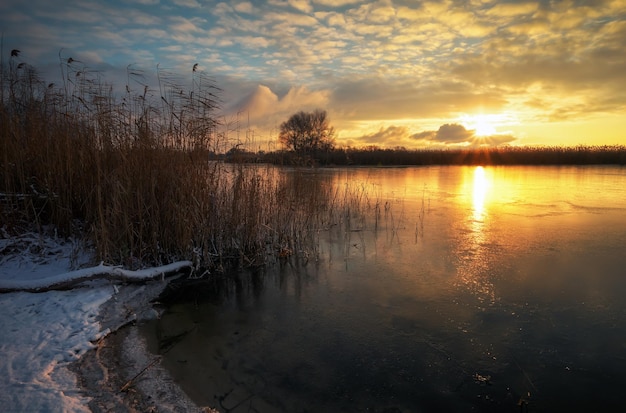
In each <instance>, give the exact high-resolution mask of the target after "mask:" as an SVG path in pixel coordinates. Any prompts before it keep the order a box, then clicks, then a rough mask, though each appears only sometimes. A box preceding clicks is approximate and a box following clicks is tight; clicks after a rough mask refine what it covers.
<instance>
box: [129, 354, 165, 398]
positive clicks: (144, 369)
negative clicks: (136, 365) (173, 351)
mask: <svg viewBox="0 0 626 413" xmlns="http://www.w3.org/2000/svg"><path fill="white" fill-rule="evenodd" d="M159 360H161V357H157V358H155V359H154V360H152V361H151V362H150V364H148V365H147V366H146V367H144V368H143V369H142V370H141V371H140V372H139V373H137V374H135V376H134V377H133V378H132V379H130V380H128V381H127V382H126V384H124V385H123V386H122V388H121V389H120V393H121V392H125V391H126V390H128V388H129V387H130V386H132V385H133V382H134V381H135V380H136V379H137V378H138V377H139V376H141V375H142V374H143V373H145V372H146V371H147V370H148V369H149V368H150V367H152V366H154V365H155V364H156V363H157V362H158V361H159Z"/></svg>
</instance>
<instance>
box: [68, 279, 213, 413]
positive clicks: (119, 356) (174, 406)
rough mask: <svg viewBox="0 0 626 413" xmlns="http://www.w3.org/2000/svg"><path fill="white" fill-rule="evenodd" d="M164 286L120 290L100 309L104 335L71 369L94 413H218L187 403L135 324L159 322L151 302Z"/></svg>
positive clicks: (151, 285) (187, 400)
mask: <svg viewBox="0 0 626 413" xmlns="http://www.w3.org/2000/svg"><path fill="white" fill-rule="evenodd" d="M166 285H167V282H165V281H157V282H151V283H146V284H145V285H142V286H136V285H127V286H120V287H117V293H116V294H115V295H114V296H113V298H111V300H109V301H108V302H107V303H106V304H104V305H103V306H102V308H101V313H100V323H101V326H102V330H103V331H107V332H108V334H106V335H105V336H104V337H103V338H102V339H101V340H99V341H98V342H97V343H94V344H95V348H93V349H92V350H90V351H88V352H87V353H86V354H84V355H83V357H81V358H80V360H78V361H77V362H75V363H73V364H72V365H71V366H70V370H71V371H73V372H74V373H75V374H76V375H77V383H78V385H79V386H80V388H81V389H82V390H83V391H84V393H85V395H86V396H88V397H90V398H91V401H90V402H89V408H90V409H91V411H92V412H94V413H104V412H132V413H134V412H142V413H143V412H154V413H156V412H159V413H161V412H162V413H169V412H205V413H217V410H213V409H211V408H210V407H200V406H197V405H195V404H194V403H193V402H192V401H191V400H190V399H189V398H188V397H187V395H186V394H185V393H184V392H183V391H182V390H181V389H180V388H179V387H178V385H177V384H176V383H175V382H174V380H173V379H172V378H171V377H170V375H169V374H168V372H167V371H166V370H165V369H163V368H162V367H161V364H160V357H159V356H157V355H154V354H151V353H150V352H149V351H148V349H147V345H146V342H145V340H144V339H143V337H141V335H140V333H139V329H138V327H137V325H138V323H141V322H142V321H146V320H148V319H152V318H154V317H158V316H159V313H158V311H157V310H156V309H155V308H154V307H153V305H152V303H151V301H152V300H153V299H154V298H156V297H157V296H158V295H159V294H160V293H161V292H162V291H163V289H164V288H165V286H166Z"/></svg>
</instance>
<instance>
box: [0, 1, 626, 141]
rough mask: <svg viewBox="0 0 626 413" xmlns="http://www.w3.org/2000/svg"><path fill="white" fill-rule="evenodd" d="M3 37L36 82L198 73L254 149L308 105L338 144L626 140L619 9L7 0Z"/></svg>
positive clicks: (580, 4) (573, 4)
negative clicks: (134, 72) (78, 74)
mask: <svg viewBox="0 0 626 413" xmlns="http://www.w3.org/2000/svg"><path fill="white" fill-rule="evenodd" d="M0 32H2V36H3V46H2V49H3V50H2V54H3V59H4V60H5V63H6V62H7V60H8V59H9V53H10V51H11V50H13V49H18V50H20V52H21V53H20V55H19V57H18V59H19V61H20V62H26V63H28V64H30V65H32V66H34V67H35V68H37V69H38V70H39V72H40V73H42V74H43V76H44V77H46V78H47V76H50V77H52V78H54V76H57V77H60V75H59V71H60V65H59V63H60V61H66V60H67V59H68V58H69V57H72V58H73V59H75V60H77V61H79V62H81V64H84V65H85V67H86V68H89V69H90V70H99V71H102V73H104V75H105V77H106V79H107V81H109V82H111V83H114V84H126V83H127V82H128V75H127V68H128V67H129V65H130V66H131V67H132V68H139V69H141V70H142V71H144V73H147V74H154V73H156V70H157V65H158V67H159V68H160V69H161V70H163V68H166V69H167V70H168V71H172V72H174V73H177V74H180V76H181V78H182V79H191V76H192V67H193V66H194V65H195V64H198V66H197V68H198V70H201V71H202V72H204V73H206V74H207V75H209V76H211V77H212V78H213V79H215V81H216V84H217V86H219V87H220V88H221V89H222V91H221V93H220V101H221V109H220V112H219V117H220V119H221V120H222V122H223V124H224V125H228V126H225V128H227V129H228V130H229V131H230V132H229V133H230V134H231V135H233V137H234V138H235V139H237V140H239V141H242V142H243V143H245V144H248V147H249V148H250V149H253V150H258V149H262V150H273V149H276V148H277V145H276V141H277V136H278V131H279V127H280V124H281V123H282V122H284V121H285V120H287V119H288V118H289V116H290V115H292V114H294V113H296V112H298V111H301V110H304V111H312V110H314V109H317V108H320V109H324V110H326V111H327V112H328V115H329V118H330V120H331V123H332V125H333V126H334V128H335V130H336V138H337V143H338V144H339V145H340V146H353V147H362V146H370V145H375V146H379V147H389V148H394V147H399V146H402V147H406V148H443V147H466V146H477V145H546V146H557V145H568V146H572V145H615V144H620V145H623V144H626V53H624V50H626V1H624V0H595V1H579V0H571V1H568V0H564V1H556V0H555V1H547V0H541V1H535V2H533V1H492V0H468V1H460V0H449V1H420V0H417V1H409V0H380V1H372V2H364V1H358V0H268V1H238V0H236V1H228V2H220V1H212V0H172V1H169V0H111V1H107V2H102V1H92V0H58V1H55V2H50V1H48V0H29V1H28V2H24V1H23V0H3V1H2V2H1V3H0ZM151 85H153V84H151ZM151 93H153V94H155V95H158V87H156V86H154V87H152V86H151ZM158 98H159V97H158V96H156V99H157V100H158ZM232 125H235V126H234V127H233V126H232ZM233 129H236V130H235V131H234V132H233Z"/></svg>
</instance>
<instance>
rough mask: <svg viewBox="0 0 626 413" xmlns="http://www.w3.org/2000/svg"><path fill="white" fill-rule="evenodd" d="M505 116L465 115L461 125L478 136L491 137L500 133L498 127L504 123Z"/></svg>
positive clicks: (462, 117)
mask: <svg viewBox="0 0 626 413" xmlns="http://www.w3.org/2000/svg"><path fill="white" fill-rule="evenodd" d="M503 118H504V115H484V114H481V115H463V116H461V123H462V124H463V126H465V128H466V129H468V130H473V131H474V134H475V135H476V136H491V135H495V134H497V133H498V131H497V129H496V125H498V124H500V123H502V120H503Z"/></svg>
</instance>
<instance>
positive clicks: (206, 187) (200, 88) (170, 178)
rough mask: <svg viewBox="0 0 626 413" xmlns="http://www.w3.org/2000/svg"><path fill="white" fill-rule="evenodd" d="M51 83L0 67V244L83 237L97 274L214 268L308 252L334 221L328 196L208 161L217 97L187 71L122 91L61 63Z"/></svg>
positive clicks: (219, 135) (218, 137)
mask: <svg viewBox="0 0 626 413" xmlns="http://www.w3.org/2000/svg"><path fill="white" fill-rule="evenodd" d="M60 71H61V74H62V79H63V80H62V82H61V84H58V85H55V84H46V83H45V82H44V81H43V80H42V79H40V78H39V76H38V74H37V72H36V71H35V70H34V68H32V67H31V66H29V65H28V64H27V63H24V62H22V61H20V57H19V52H18V51H13V52H12V53H11V56H10V58H9V60H8V64H5V65H2V76H1V79H2V80H1V87H0V90H1V92H0V93H1V95H0V100H1V102H0V103H1V104H0V125H1V126H0V154H1V155H0V207H1V209H0V214H1V215H0V217H1V224H0V225H2V227H3V228H4V233H8V234H11V233H17V232H19V231H23V230H25V229H26V228H25V226H33V227H35V228H36V229H37V230H39V231H43V230H44V228H47V227H49V226H52V227H53V228H54V229H55V230H56V231H58V232H59V233H60V234H63V235H84V236H86V237H88V239H89V240H90V242H91V243H93V245H94V247H95V249H96V252H97V257H98V258H99V259H101V260H105V261H107V262H111V263H116V264H124V265H127V266H129V267H138V266H142V265H148V264H160V263H164V262H169V261H172V260H176V259H193V260H194V262H195V263H196V264H197V265H198V266H199V267H208V268H219V267H224V266H226V265H227V264H228V263H230V262H232V260H233V259H234V260H236V261H238V262H240V263H244V264H249V265H254V264H258V263H261V262H263V261H264V260H265V259H267V257H268V256H272V255H274V256H287V255H290V254H294V253H297V252H298V251H301V250H303V249H306V248H311V247H310V246H311V245H314V243H312V242H313V241H315V237H316V231H319V230H320V228H323V227H324V226H328V225H329V222H330V221H332V220H336V221H337V222H339V221H342V220H343V218H342V215H341V214H337V213H336V212H335V211H336V210H338V209H340V208H341V206H339V203H340V202H344V200H340V199H338V198H337V196H336V195H335V194H333V192H332V189H331V185H330V184H328V185H326V184H324V183H323V182H321V183H320V182H318V183H316V184H313V182H314V181H312V180H309V179H307V177H306V176H305V175H303V174H299V173H294V174H276V173H275V170H273V169H271V168H268V167H265V168H263V167H258V166H254V167H244V166H243V165H225V164H223V163H219V162H213V161H209V154H211V153H212V152H214V151H216V149H217V148H218V147H223V146H224V141H225V140H228V132H227V131H226V132H225V131H224V130H222V129H221V126H220V123H219V122H218V112H217V110H218V95H219V88H218V87H217V86H216V85H215V83H214V82H213V81H212V79H211V78H209V77H208V76H206V75H205V74H203V73H201V72H199V71H197V68H196V66H194V67H193V69H192V72H191V83H190V84H189V86H188V87H183V86H181V84H182V83H184V82H183V81H182V80H180V78H178V77H177V76H176V75H175V74H173V73H171V72H168V71H166V70H163V69H161V68H157V73H156V74H157V78H158V90H156V89H157V88H151V87H150V86H149V85H148V84H147V82H146V81H145V74H144V73H143V72H142V71H140V70H137V69H136V68H134V67H132V66H129V67H128V69H127V84H126V85H125V87H124V89H123V91H122V92H116V91H115V89H114V87H113V86H112V85H110V84H107V83H106V82H104V80H103V77H102V75H101V74H100V73H98V72H91V71H90V70H89V68H87V67H85V66H84V65H83V64H82V63H80V62H78V61H76V60H74V59H72V58H60ZM316 182H317V181H316ZM347 196H350V195H349V194H348V195H346V197H347ZM313 248H314V247H313Z"/></svg>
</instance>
